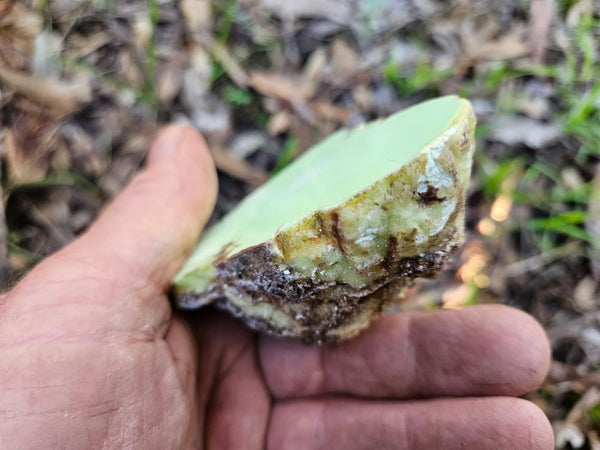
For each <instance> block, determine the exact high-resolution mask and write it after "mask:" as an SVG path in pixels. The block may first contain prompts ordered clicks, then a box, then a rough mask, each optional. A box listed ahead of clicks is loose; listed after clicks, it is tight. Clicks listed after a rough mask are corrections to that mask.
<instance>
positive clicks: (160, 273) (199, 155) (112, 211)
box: [18, 126, 217, 297]
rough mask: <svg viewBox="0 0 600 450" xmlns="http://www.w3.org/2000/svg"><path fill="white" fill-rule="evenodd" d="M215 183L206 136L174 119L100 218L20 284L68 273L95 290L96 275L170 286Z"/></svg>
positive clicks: (66, 277)
mask: <svg viewBox="0 0 600 450" xmlns="http://www.w3.org/2000/svg"><path fill="white" fill-rule="evenodd" d="M216 190H217V189H216V174H215V169H214V165H213V163H212V160H211V158H210V155H209V153H208V150H207V148H206V145H205V143H204V141H203V140H202V138H201V137H200V136H199V135H198V134H197V133H196V132H195V131H194V130H193V129H191V128H189V127H183V126H170V127H167V128H165V129H164V130H163V131H162V132H160V133H159V135H158V137H157V139H156V140H155V142H154V144H153V145H152V148H151V150H150V153H149V156H148V164H147V166H146V168H145V169H144V170H143V171H141V172H140V173H139V174H138V175H137V176H136V177H135V178H134V179H133V181H132V182H131V183H130V184H129V186H127V188H126V189H125V190H124V191H123V192H122V193H121V195H119V196H118V197H117V198H116V199H115V200H114V201H113V203H112V204H111V205H109V207H108V208H107V209H106V210H105V211H104V212H103V214H102V215H101V216H100V217H99V219H98V220H97V221H96V223H94V225H93V226H92V227H91V228H90V229H89V230H88V231H87V232H86V233H85V234H84V235H83V236H82V237H81V238H80V239H78V240H77V241H76V242H74V243H73V244H72V245H70V246H68V247H67V248H65V249H64V250H63V251H61V252H59V253H58V254H57V255H55V256H53V257H51V258H49V259H47V260H46V261H45V262H44V263H42V264H40V265H39V266H38V267H37V268H36V269H35V270H34V271H33V272H32V273H31V274H30V276H29V277H27V279H26V280H25V281H24V282H23V283H21V286H19V287H18V288H19V289H25V288H27V287H31V286H33V287H39V286H46V287H47V286H48V284H51V283H54V282H57V281H58V282H62V281H66V282H69V283H70V284H71V288H72V289H75V288H76V285H77V284H78V280H84V284H85V287H86V289H87V290H89V291H91V294H93V296H94V297H97V296H98V292H94V290H95V288H96V289H102V288H101V286H95V288H94V283H93V281H94V280H97V281H99V283H97V284H102V283H108V281H107V280H110V284H111V286H112V287H113V288H115V286H121V287H123V288H125V289H129V288H130V287H132V286H136V285H140V286H148V285H152V286H158V287H159V288H164V287H165V286H166V285H167V284H168V283H169V282H170V280H171V278H172V277H173V275H174V274H175V272H176V271H177V269H178V268H179V266H180V265H181V264H182V263H183V261H184V259H185V257H186V256H187V254H188V252H189V251H190V250H191V249H192V246H193V245H194V243H195V242H196V239H197V237H198V234H199V233H200V230H201V229H202V227H203V226H204V224H205V222H206V220H207V219H208V217H209V215H210V213H211V211H212V208H213V205H214V202H215V197H216ZM117 289H118V288H117ZM119 293H120V292H119ZM113 294H114V292H113Z"/></svg>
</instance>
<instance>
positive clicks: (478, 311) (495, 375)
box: [259, 305, 550, 398]
mask: <svg viewBox="0 0 600 450" xmlns="http://www.w3.org/2000/svg"><path fill="white" fill-rule="evenodd" d="M259 360H260V362H261V364H262V368H263V373H264V374H265V379H266V382H267V385H268V387H269V389H270V390H271V393H272V395H273V396H274V397H276V398H292V397H306V396H315V395H323V394H328V393H338V394H350V395H355V396H363V397H394V398H414V397H430V396H440V395H447V396H465V395H522V394H524V393H526V392H529V391H531V390H533V389H535V388H536V387H537V386H538V385H539V384H541V382H542V381H543V379H544V377H545V376H546V373H547V371H548V369H549V365H550V347H549V344H548V340H547V339H546V336H545V334H544V331H543V329H542V328H541V327H540V325H538V324H537V322H536V321H535V320H534V319H533V318H532V317H530V316H528V315H526V314H525V313H523V312H520V311H518V310H515V309H512V308H508V307H505V306H501V305H489V306H477V307H471V308H467V309H464V310H460V311H455V310H453V311H446V310H442V311H435V312H423V313H404V314H395V315H389V316H384V317H383V318H381V319H380V320H379V321H377V322H375V323H374V324H373V326H372V327H371V328H370V329H368V330H367V331H365V332H364V333H363V334H362V335H360V336H358V337H357V338H356V339H353V340H350V341H347V342H342V343H340V344H337V345H336V344H334V345H327V346H323V347H308V346H305V345H303V344H301V343H299V342H296V341H290V340H277V339H273V338H261V340H260V341H259Z"/></svg>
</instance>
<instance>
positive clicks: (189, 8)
mask: <svg viewBox="0 0 600 450" xmlns="http://www.w3.org/2000/svg"><path fill="white" fill-rule="evenodd" d="M179 9H180V10H181V14H182V15H183V18H184V19H185V24H186V26H187V28H188V30H190V31H192V32H194V33H197V32H200V33H202V32H206V31H210V30H209V29H210V26H211V22H212V9H211V4H210V1H209V0H180V1H179Z"/></svg>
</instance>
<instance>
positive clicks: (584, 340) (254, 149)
mask: <svg viewBox="0 0 600 450" xmlns="http://www.w3.org/2000/svg"><path fill="white" fill-rule="evenodd" d="M445 94H459V95H461V96H463V97H466V98H468V99H470V100H471V102H472V104H473V106H474V109H475V111H476V114H477V117H478V128H477V140H478V142H477V145H478V151H477V153H476V158H475V166H474V171H473V178H472V183H471V188H470V194H469V200H468V212H467V229H468V231H467V242H466V244H465V245H464V247H463V248H462V250H461V251H460V252H459V253H458V254H457V255H456V257H455V258H454V260H453V262H452V264H450V265H449V266H448V268H447V269H446V270H445V271H444V272H443V273H442V275H441V276H440V277H438V278H437V279H436V280H434V281H427V282H424V283H422V285H421V289H420V291H419V293H418V294H417V295H415V296H414V297H413V298H412V299H410V300H409V301H408V302H406V303H404V304H403V305H402V306H401V309H404V310H407V309H411V308H421V309H423V308H437V307H445V308H457V307H463V306H466V305H471V304H476V303H504V304H508V305H512V306H515V307H517V308H520V309H523V310H525V311H527V312H529V313H530V314H532V315H533V316H535V317H536V318H537V319H538V320H539V321H540V322H541V323H542V324H543V326H544V327H545V329H546V330H547V333H548V335H549V337H550V340H551V342H552V345H553V363H552V368H551V372H550V375H549V377H548V380H547V382H546V383H545V384H544V386H543V387H542V388H541V389H540V390H539V391H537V392H535V393H533V394H531V395H529V396H528V398H530V399H531V400H533V401H534V402H536V403H537V404H538V405H539V406H540V407H541V408H542V409H543V410H544V411H545V412H546V414H547V415H548V417H549V418H550V420H551V421H552V424H553V427H554V430H555V433H556V437H557V448H588V449H594V450H597V449H600V289H599V283H600V5H599V4H598V2H596V1H594V0H529V1H525V0H494V1H490V0H454V1H441V0H440V1H436V0H363V1H361V0H319V1H314V0H293V1H290V0H239V1H235V0H214V1H213V2H210V1H209V0H179V1H174V0H148V1H139V0H136V1H118V0H75V1H73V0H54V1H44V0H24V1H15V0H2V1H0V108H1V109H0V157H1V158H2V189H3V200H4V201H3V203H2V206H3V207H4V211H3V214H4V219H5V220H2V221H0V224H1V225H2V226H1V227H0V278H1V283H2V285H4V286H10V285H11V284H12V283H14V282H15V281H16V280H18V278H19V277H21V276H22V275H23V274H24V273H26V272H27V270H28V269H29V268H30V267H32V265H34V264H35V263H36V262H38V261H39V260H40V259H42V258H44V257H45V256H47V255H49V254H51V253H52V252H54V251H56V250H57V249H59V248H61V247H62V246H64V245H65V244H67V243H68V242H69V241H71V240H72V239H73V238H74V237H75V236H76V235H77V234H78V233H80V232H81V231H82V230H84V229H85V228H86V227H87V226H88V225H89V224H90V222H91V221H92V220H93V219H94V217H95V216H96V215H97V213H98V211H99V209H100V208H101V207H102V206H103V204H105V203H106V202H107V201H109V200H110V199H111V198H113V197H114V196H115V195H116V194H117V193H118V192H119V191H120V190H121V189H122V188H123V186H124V185H125V184H126V183H127V182H128V180H129V179H130V178H131V176H132V175H133V174H134V173H135V172H136V171H137V170H138V169H139V167H140V166H141V165H142V164H143V161H144V157H145V155H146V152H147V150H148V145H149V142H150V139H151V138H152V136H153V134H154V132H155V130H156V129H157V127H158V126H159V125H160V124H163V123H167V122H170V121H176V122H184V123H189V124H192V125H193V126H195V127H196V128H198V129H199V130H200V131H201V132H202V133H203V134H204V135H205V137H206V138H207V140H208V142H209V144H210V147H211V151H212V154H213V156H214V159H215V161H216V164H217V167H218V169H219V180H220V194H219V199H218V203H217V208H216V210H215V214H214V217H213V220H216V219H217V218H218V217H220V216H221V215H223V214H224V213H225V212H226V211H228V210H229V209H231V208H232V207H233V206H234V205H235V204H236V203H237V202H238V201H239V200H240V199H242V198H243V197H244V196H245V195H247V194H248V193H249V192H250V191H251V190H252V189H254V188H256V187H257V186H259V185H260V184H261V183H263V182H264V181H265V180H266V179H268V178H269V176H270V175H271V174H272V173H273V172H274V171H277V170H278V169H280V168H282V167H283V166H285V165H286V164H288V163H289V162H290V161H292V160H293V159H294V158H295V157H296V156H298V155H299V154H301V153H302V152H303V151H304V150H306V149H307V148H309V147H310V146H311V145H312V144H314V143H316V142H318V141H319V140H320V139H322V138H323V137H325V136H327V135H328V134H330V133H331V132H333V131H334V130H336V129H338V128H340V127H343V126H346V127H352V126H356V125H358V124H360V123H363V122H365V121H368V120H371V119H374V118H377V117H385V116H387V115H389V114H391V113H393V112H395V111H397V110H400V109H402V108H404V107H406V106H409V105H411V104H414V103H416V102H418V101H421V100H424V99H427V98H431V97H436V96H439V95H445ZM523 345H527V343H523Z"/></svg>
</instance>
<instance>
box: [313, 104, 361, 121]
mask: <svg viewBox="0 0 600 450" xmlns="http://www.w3.org/2000/svg"><path fill="white" fill-rule="evenodd" d="M309 105H310V107H311V108H312V110H313V111H314V112H315V116H317V117H318V118H320V119H322V120H326V121H332V122H338V123H342V124H345V123H348V122H349V121H350V119H351V118H352V117H353V116H354V111H352V110H351V109H348V108H342V107H340V106H336V105H334V104H332V103H329V102H325V101H319V100H314V101H312V102H310V103H309Z"/></svg>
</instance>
